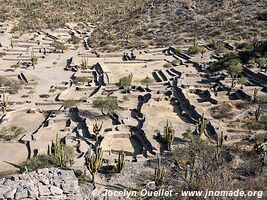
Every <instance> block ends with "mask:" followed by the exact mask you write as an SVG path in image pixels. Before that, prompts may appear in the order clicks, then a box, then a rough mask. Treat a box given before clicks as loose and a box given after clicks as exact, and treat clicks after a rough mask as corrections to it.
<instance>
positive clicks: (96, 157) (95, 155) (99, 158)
mask: <svg viewBox="0 0 267 200" xmlns="http://www.w3.org/2000/svg"><path fill="white" fill-rule="evenodd" d="M102 164H103V151H102V149H101V148H99V147H96V149H95V151H93V150H92V149H89V150H88V152H87V157H86V162H85V165H86V167H87V169H88V170H89V172H90V174H91V175H92V183H93V184H94V188H95V173H96V172H97V171H98V170H99V169H100V167H101V166H102Z"/></svg>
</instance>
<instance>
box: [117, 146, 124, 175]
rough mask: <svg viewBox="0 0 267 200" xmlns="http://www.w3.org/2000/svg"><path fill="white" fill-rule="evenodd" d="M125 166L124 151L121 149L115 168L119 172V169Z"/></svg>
mask: <svg viewBox="0 0 267 200" xmlns="http://www.w3.org/2000/svg"><path fill="white" fill-rule="evenodd" d="M124 167H125V153H124V151H123V150H121V152H120V153H119V158H118V163H117V170H118V172H121V170H122V169H123V168H124Z"/></svg>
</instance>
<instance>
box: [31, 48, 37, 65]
mask: <svg viewBox="0 0 267 200" xmlns="http://www.w3.org/2000/svg"><path fill="white" fill-rule="evenodd" d="M37 62H38V58H37V57H36V56H35V55H34V51H32V55H31V63H32V67H33V69H35V65H37Z"/></svg>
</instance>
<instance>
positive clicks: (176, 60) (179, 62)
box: [172, 59, 181, 66]
mask: <svg viewBox="0 0 267 200" xmlns="http://www.w3.org/2000/svg"><path fill="white" fill-rule="evenodd" d="M172 64H173V65H174V66H176V65H180V64H181V61H180V60H178V59H174V60H173V61H172Z"/></svg>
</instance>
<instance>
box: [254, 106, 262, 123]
mask: <svg viewBox="0 0 267 200" xmlns="http://www.w3.org/2000/svg"><path fill="white" fill-rule="evenodd" d="M261 113H262V108H261V106H260V105H258V108H257V109H256V111H255V118H256V121H259V119H260V116H261Z"/></svg>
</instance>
